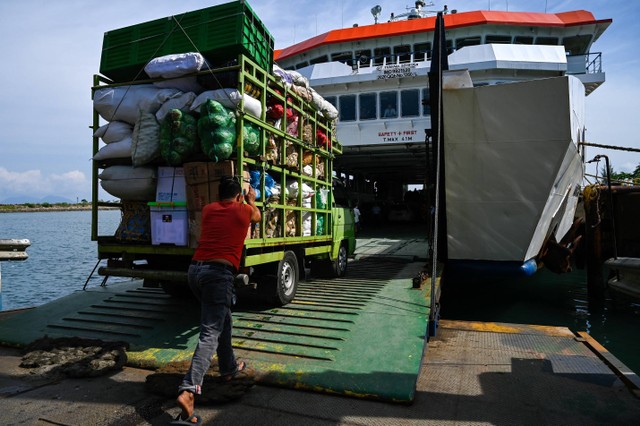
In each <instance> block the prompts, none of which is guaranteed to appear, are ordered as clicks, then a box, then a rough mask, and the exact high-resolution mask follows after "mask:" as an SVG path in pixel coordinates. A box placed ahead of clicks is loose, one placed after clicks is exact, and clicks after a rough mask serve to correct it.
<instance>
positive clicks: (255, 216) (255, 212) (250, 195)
mask: <svg viewBox="0 0 640 426" xmlns="http://www.w3.org/2000/svg"><path fill="white" fill-rule="evenodd" d="M244 199H245V201H246V202H247V204H248V205H249V206H251V223H258V222H260V219H261V218H262V215H261V214H260V209H258V207H256V191H254V190H253V188H252V187H251V186H250V187H249V192H247V193H246V194H245V196H244Z"/></svg>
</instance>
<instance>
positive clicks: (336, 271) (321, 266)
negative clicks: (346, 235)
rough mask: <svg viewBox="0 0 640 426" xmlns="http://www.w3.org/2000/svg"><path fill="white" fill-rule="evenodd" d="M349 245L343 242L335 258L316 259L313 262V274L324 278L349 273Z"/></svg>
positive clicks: (338, 276)
mask: <svg viewBox="0 0 640 426" xmlns="http://www.w3.org/2000/svg"><path fill="white" fill-rule="evenodd" d="M347 262H348V255H347V246H346V245H345V244H341V245H340V248H339V249H338V256H337V257H336V258H335V260H331V259H324V260H315V261H313V262H312V263H311V274H312V275H314V276H318V277H322V278H341V277H344V276H345V275H346V273H347V265H348V263H347Z"/></svg>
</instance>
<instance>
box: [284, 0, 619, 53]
mask: <svg viewBox="0 0 640 426" xmlns="http://www.w3.org/2000/svg"><path fill="white" fill-rule="evenodd" d="M435 21H436V18H435V16H431V17H428V18H421V19H413V20H407V21H396V22H385V23H382V24H373V25H365V26H361V27H353V28H343V29H338V30H332V31H329V32H326V33H324V34H320V35H318V36H316V37H313V38H310V39H308V40H305V41H302V42H300V43H297V44H294V45H293V46H289V47H286V48H284V49H278V50H276V51H275V52H274V59H275V60H278V59H284V58H288V57H290V56H294V55H297V54H300V53H302V52H306V51H308V50H311V49H313V48H316V47H318V46H322V45H325V44H334V43H345V42H350V41H357V40H367V39H372V38H380V37H397V36H401V35H406V34H413V33H420V32H431V31H433V29H434V27H435ZM607 22H609V23H611V22H612V20H611V19H604V20H596V19H595V18H594V16H593V14H592V13H591V12H587V11H586V10H576V11H573V12H563V13H556V14H553V13H539V12H498V11H488V10H480V11H475V12H462V13H453V14H448V15H445V16H444V23H445V27H446V28H447V29H454V28H461V27H468V26H475V25H517V26H537V27H571V26H575V25H588V24H597V23H607Z"/></svg>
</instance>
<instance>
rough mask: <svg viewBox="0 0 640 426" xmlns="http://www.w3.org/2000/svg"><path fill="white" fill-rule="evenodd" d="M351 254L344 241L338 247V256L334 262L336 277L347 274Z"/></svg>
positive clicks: (333, 267)
mask: <svg viewBox="0 0 640 426" xmlns="http://www.w3.org/2000/svg"><path fill="white" fill-rule="evenodd" d="M348 258H349V255H348V253H347V246H346V245H345V244H344V243H342V244H340V248H339V249H338V257H336V260H334V261H333V262H332V263H333V265H332V269H333V273H334V275H335V276H336V277H338V278H342V277H344V276H345V275H346V274H347V265H348V264H349V259H348Z"/></svg>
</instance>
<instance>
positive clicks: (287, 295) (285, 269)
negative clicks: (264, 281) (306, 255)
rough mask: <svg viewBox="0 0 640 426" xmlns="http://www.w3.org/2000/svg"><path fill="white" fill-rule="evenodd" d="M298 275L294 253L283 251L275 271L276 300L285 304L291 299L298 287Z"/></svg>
mask: <svg viewBox="0 0 640 426" xmlns="http://www.w3.org/2000/svg"><path fill="white" fill-rule="evenodd" d="M299 276H300V272H299V270H298V259H297V258H296V255H295V254H294V253H293V252H292V251H287V252H285V253H284V257H283V258H282V260H281V261H280V262H279V263H278V270H277V272H276V295H275V296H276V302H279V303H281V304H282V305H286V304H287V303H289V302H291V301H292V300H293V298H294V297H295V295H296V290H297V289H298V278H299Z"/></svg>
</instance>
